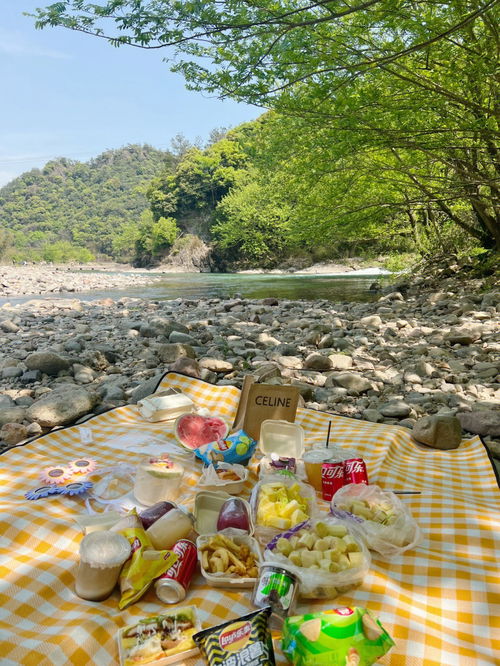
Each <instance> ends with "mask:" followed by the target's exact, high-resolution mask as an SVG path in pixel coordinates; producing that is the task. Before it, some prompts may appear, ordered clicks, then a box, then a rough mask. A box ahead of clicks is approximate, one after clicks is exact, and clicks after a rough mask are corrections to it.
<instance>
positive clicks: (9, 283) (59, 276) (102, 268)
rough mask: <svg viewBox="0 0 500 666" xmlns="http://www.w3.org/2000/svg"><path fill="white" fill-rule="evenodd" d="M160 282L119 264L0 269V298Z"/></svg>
mask: <svg viewBox="0 0 500 666" xmlns="http://www.w3.org/2000/svg"><path fill="white" fill-rule="evenodd" d="M157 280H161V276H160V275H150V274H147V275H145V274H144V269H142V270H141V271H139V270H138V269H134V268H133V267H132V266H125V265H122V264H77V265H74V264H61V265H58V266H50V265H44V264H29V265H25V266H5V265H4V266H0V298H8V297H13V298H15V297H17V296H24V295H35V294H58V293H61V292H70V293H72V292H75V293H76V292H82V291H95V290H108V289H128V288H130V287H134V286H139V285H143V284H151V283H152V282H156V281H157Z"/></svg>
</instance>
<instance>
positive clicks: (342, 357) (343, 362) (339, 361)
mask: <svg viewBox="0 0 500 666" xmlns="http://www.w3.org/2000/svg"><path fill="white" fill-rule="evenodd" d="M328 358H329V359H330V361H331V364H332V369H333V370H349V369H350V368H352V363H353V361H352V358H351V357H350V356H348V355H347V354H330V355H329V356H328Z"/></svg>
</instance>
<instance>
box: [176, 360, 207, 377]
mask: <svg viewBox="0 0 500 666" xmlns="http://www.w3.org/2000/svg"><path fill="white" fill-rule="evenodd" d="M169 370H170V371H171V372H180V373H181V374H183V375H189V376H190V377H200V372H201V369H200V364H199V363H198V361H197V360H196V359H194V358H188V357H187V356H184V357H182V358H178V359H177V361H174V363H172V365H171V366H170V368H169Z"/></svg>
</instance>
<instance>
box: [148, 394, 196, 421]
mask: <svg viewBox="0 0 500 666" xmlns="http://www.w3.org/2000/svg"><path fill="white" fill-rule="evenodd" d="M137 406H138V407H139V411H140V412H141V415H142V416H144V418H145V419H147V420H148V421H151V422H154V421H167V420H171V419H176V418H177V417H178V416H181V415H182V414H187V413H189V412H192V411H193V410H194V402H193V401H192V400H191V399H190V398H188V397H187V395H183V394H182V393H173V394H170V395H162V394H161V393H160V394H157V395H150V396H148V397H147V398H143V399H142V400H139V402H138V403H137Z"/></svg>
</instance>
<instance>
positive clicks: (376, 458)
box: [0, 374, 500, 666]
mask: <svg viewBox="0 0 500 666" xmlns="http://www.w3.org/2000/svg"><path fill="white" fill-rule="evenodd" d="M167 387H175V388H179V389H181V390H182V391H183V392H185V393H186V394H187V395H189V396H190V397H191V398H192V399H193V400H194V401H195V402H196V404H197V405H199V406H202V407H207V408H209V409H210V410H211V411H212V412H213V413H216V414H219V415H221V416H223V417H226V418H227V420H228V421H229V422H231V421H232V418H233V415H234V414H235V411H236V407H237V403H238V397H239V391H238V389H236V388H234V387H231V386H212V385H209V384H206V383H204V382H202V381H199V380H195V379H192V378H188V377H184V376H181V375H177V374H168V375H166V376H165V377H164V378H163V380H162V382H161V384H160V386H159V387H158V390H161V389H164V388H167ZM330 420H331V421H332V423H333V425H332V434H331V442H332V443H334V444H338V445H340V446H345V447H348V448H355V449H356V450H357V451H358V452H359V453H360V454H361V455H362V456H363V458H364V459H365V461H366V463H367V467H368V474H369V478H370V481H371V482H372V483H378V484H379V485H380V486H382V487H383V488H387V489H394V490H397V489H399V490H403V489H406V490H420V491H421V495H414V496H407V497H405V496H403V502H404V503H405V504H407V505H408V506H409V508H410V510H411V512H412V513H413V515H414V517H415V519H416V520H417V522H418V523H419V525H420V526H421V528H422V530H423V533H424V540H423V542H422V543H421V545H420V546H418V548H416V549H415V550H414V551H409V552H406V553H404V554H403V555H401V556H399V557H396V558H394V559H392V560H391V561H390V562H387V561H383V560H381V559H377V558H376V557H374V559H373V563H372V566H371V569H370V572H369V574H368V575H367V576H366V579H365V581H364V583H363V585H362V586H361V587H358V588H356V589H353V590H352V591H351V592H350V593H348V594H346V595H344V596H342V597H338V598H337V599H335V600H334V601H331V602H329V603H328V602H327V603H325V602H324V601H323V602H312V603H308V604H307V606H304V605H303V606H300V607H299V611H301V612H305V611H306V609H309V610H312V609H314V610H320V609H323V608H332V607H338V606H343V605H359V606H366V607H369V608H370V609H371V610H373V612H374V613H375V614H376V615H377V616H379V618H380V619H381V621H382V623H383V624H384V626H385V627H386V629H387V630H388V631H389V633H390V634H391V635H392V636H393V638H394V640H395V642H396V646H395V647H394V648H392V650H391V651H390V652H389V654H388V655H386V656H385V657H384V658H382V659H381V660H380V661H379V662H378V663H380V664H390V665H395V666H397V665H400V664H405V665H408V666H432V665H434V664H435V665H438V664H439V665H440V666H441V665H446V666H467V665H469V664H470V665H472V664H474V665H476V664H477V665H487V664H488V665H493V664H498V655H499V654H500V631H499V629H500V620H499V618H500V597H499V567H498V553H499V552H500V523H499V513H498V509H499V499H500V492H499V490H498V486H497V483H496V479H495V476H494V473H493V470H492V467H491V464H490V462H489V460H488V457H487V455H486V452H485V449H484V447H483V445H482V444H481V442H480V440H479V439H478V438H477V437H474V438H472V439H469V440H466V441H463V442H462V444H461V446H460V448H459V449H457V450H455V451H449V452H447V451H435V450H431V449H424V448H422V447H419V446H417V445H416V444H415V443H414V442H413V441H412V439H411V437H410V436H409V434H408V432H407V431H406V430H405V429H404V428H400V427H397V426H386V425H379V424H373V423H367V422H363V421H356V420H351V419H347V418H343V417H336V416H332V415H329V414H325V413H321V412H315V411H312V410H306V409H301V410H299V412H298V416H297V422H298V423H300V424H301V425H302V426H303V427H304V428H305V431H306V442H307V444H312V443H313V442H321V441H323V440H324V437H325V432H326V427H327V424H328V421H330ZM82 428H90V429H91V431H92V434H93V440H94V442H93V443H92V444H82V441H81V429H82ZM148 437H152V438H153V440H155V441H158V440H160V441H166V440H169V441H171V442H173V441H174V438H173V434H172V426H171V425H168V424H165V423H164V424H149V423H146V422H145V421H144V420H143V419H142V418H141V416H140V415H139V412H138V409H137V407H135V406H127V407H120V408H118V409H115V410H113V411H110V412H107V413H105V414H102V415H99V416H97V417H94V418H92V419H91V420H89V421H87V422H86V423H85V424H84V425H83V426H82V425H80V426H72V427H69V428H65V429H62V430H59V431H56V432H51V433H50V434H48V435H46V436H44V437H41V438H39V439H37V440H35V441H33V442H31V443H28V444H27V445H25V446H24V447H19V448H15V449H11V450H10V451H8V452H6V453H5V454H4V455H2V456H1V458H0V461H1V469H0V479H1V485H0V502H1V516H0V521H1V526H0V664H1V665H2V666H10V665H13V664H23V665H26V666H35V665H36V666H43V665H45V664H47V665H51V666H52V665H54V666H63V665H66V664H75V665H83V664H96V665H97V666H108V665H111V664H117V663H118V650H117V643H116V632H117V630H118V629H119V628H121V627H123V626H125V625H127V624H129V623H132V622H134V621H137V620H138V619H140V618H142V617H145V616H148V615H154V614H158V613H160V612H161V611H162V609H164V608H165V606H163V605H162V604H161V603H160V602H159V601H158V600H157V598H156V596H155V594H154V591H153V590H150V591H149V592H148V593H147V594H146V595H145V596H144V597H143V599H142V600H141V601H139V602H138V603H136V604H134V605H132V606H131V607H129V608H128V609H126V610H125V611H122V612H120V611H119V610H118V592H114V593H113V595H112V596H111V597H110V598H109V599H107V600H106V601H103V602H99V603H93V602H88V601H83V600H81V599H79V598H78V597H77V596H76V595H75V593H74V579H75V571H76V564H77V560H78V554H77V553H78V546H79V543H80V541H81V539H82V533H81V531H80V530H79V528H78V526H77V524H76V523H75V521H74V518H75V516H76V515H77V514H80V513H83V512H84V503H83V500H82V499H77V498H69V497H65V498H60V497H58V496H55V497H49V498H46V499H43V500H38V501H32V502H30V501H27V500H26V499H25V498H24V493H25V492H26V491H27V490H30V489H32V488H35V487H37V485H39V482H38V473H39V471H40V469H41V468H44V467H47V466H50V465H53V464H64V463H67V462H69V461H70V460H72V459H74V458H76V457H82V456H92V457H93V458H94V459H96V460H97V462H98V463H99V464H100V465H103V466H109V465H112V464H116V463H118V462H126V463H132V464H134V463H136V462H138V461H139V460H140V459H141V454H140V453H138V452H136V451H134V450H133V449H134V448H135V449H136V450H138V449H139V450H140V446H141V445H142V444H144V443H147V441H148ZM134 442H135V443H136V446H135V447H134V444H133V443H134ZM157 446H158V447H159V449H160V450H161V445H157ZM199 473H200V466H199V465H198V464H196V465H193V469H189V470H188V473H187V477H186V478H187V484H188V486H189V489H188V491H187V494H186V499H191V500H192V498H193V497H194V494H195V492H196V483H197V479H198V478H199ZM255 478H256V477H255V475H252V480H251V481H252V482H254V481H255ZM250 486H251V483H249V484H248V491H249V490H250ZM325 506H326V505H325ZM250 596H251V590H242V591H239V592H229V591H226V590H224V589H221V588H218V589H215V588H211V587H209V586H207V585H205V584H203V579H202V578H201V576H199V575H198V576H197V577H196V578H195V579H194V580H193V583H192V586H191V588H190V591H189V592H188V596H187V599H186V601H185V602H183V603H186V604H194V605H195V606H196V607H197V608H198V611H199V615H200V618H201V620H202V622H203V625H204V626H211V625H214V624H218V623H220V622H222V621H224V620H226V619H231V618H235V617H237V616H239V615H241V614H244V613H245V612H248V611H250V610H252V605H251V601H250ZM189 663H190V664H196V665H197V666H198V664H201V659H194V660H190V662H189ZM278 663H282V657H280V656H278Z"/></svg>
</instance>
